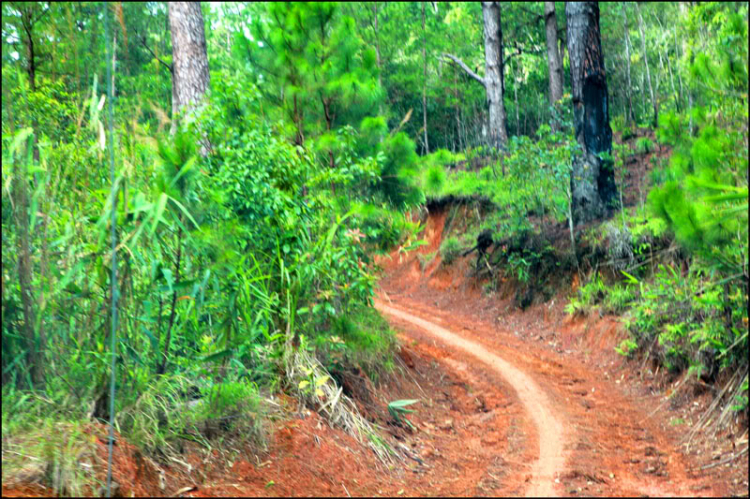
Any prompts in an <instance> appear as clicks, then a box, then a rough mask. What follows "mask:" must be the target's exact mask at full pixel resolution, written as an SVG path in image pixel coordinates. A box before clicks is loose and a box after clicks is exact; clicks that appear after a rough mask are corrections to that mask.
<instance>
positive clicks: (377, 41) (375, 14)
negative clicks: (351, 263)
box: [372, 2, 385, 115]
mask: <svg viewBox="0 0 750 499" xmlns="http://www.w3.org/2000/svg"><path fill="white" fill-rule="evenodd" d="M372 12H373V18H374V21H373V23H374V24H373V26H374V28H375V62H376V63H377V65H378V86H379V87H380V88H381V90H383V62H382V60H381V59H380V31H379V29H378V2H373V3H372ZM384 111H385V110H384V109H383V101H382V100H381V101H380V103H379V104H378V114H380V115H382V114H384Z"/></svg>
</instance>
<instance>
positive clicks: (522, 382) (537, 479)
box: [375, 300, 569, 497]
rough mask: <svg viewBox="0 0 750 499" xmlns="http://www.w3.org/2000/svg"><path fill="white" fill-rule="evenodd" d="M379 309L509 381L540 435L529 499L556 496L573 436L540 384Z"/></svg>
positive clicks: (454, 338) (431, 328)
mask: <svg viewBox="0 0 750 499" xmlns="http://www.w3.org/2000/svg"><path fill="white" fill-rule="evenodd" d="M375 307H376V308H377V309H378V310H380V311H381V312H383V313H385V314H388V315H391V316H393V317H397V318H399V319H401V320H404V321H407V322H409V323H411V324H414V325H415V326H417V327H419V328H420V329H422V330H424V331H425V332H426V333H428V334H429V335H431V336H433V337H435V338H437V339H439V340H440V341H441V342H442V343H444V344H446V345H449V346H452V347H454V348H457V349H459V350H462V351H463V352H465V353H466V354H468V355H470V356H472V357H474V358H476V359H477V360H479V361H481V362H482V363H484V364H486V365H487V366H489V367H490V368H491V369H493V370H494V371H495V372H496V373H497V374H499V375H500V376H502V377H503V378H505V379H506V380H507V381H508V383H509V384H510V385H511V386H512V387H513V388H514V389H515V391H516V394H517V395H518V399H519V400H520V401H521V404H523V407H524V409H525V410H526V411H527V412H528V414H529V416H530V417H531V420H532V421H533V423H534V426H535V427H536V430H537V433H538V436H539V438H538V440H539V449H538V455H539V457H538V459H537V461H536V462H535V463H534V464H533V466H532V476H531V482H530V484H529V486H528V488H527V490H526V496H527V497H552V496H556V495H557V492H556V490H555V473H557V472H560V471H562V469H563V466H564V464H565V456H564V453H563V449H564V445H565V442H566V441H568V440H569V437H568V438H566V435H565V433H566V431H565V429H564V426H563V424H562V423H561V422H560V421H559V420H558V419H557V418H556V417H555V416H554V412H553V410H552V404H551V403H550V401H549V398H548V397H547V394H546V393H545V392H544V391H543V390H542V389H541V388H540V387H539V385H538V384H537V383H536V382H535V381H534V380H533V379H532V378H531V377H530V376H529V375H528V374H526V373H524V372H523V371H522V370H520V369H518V368H517V367H515V366H514V365H513V364H512V363H511V362H508V361H507V360H505V359H503V358H501V357H500V356H498V355H496V354H495V353H492V352H490V351H489V350H488V349H487V347H486V346H483V345H480V344H479V343H476V342H474V341H471V340H468V339H466V338H464V337H462V336H461V335H459V334H456V333H453V332H451V331H449V330H447V329H445V328H442V327H440V326H438V325H436V324H433V323H432V322H429V321H427V320H424V319H422V318H420V317H417V316H414V315H412V314H409V313H408V312H404V311H402V310H399V309H397V308H394V307H393V306H391V305H386V304H385V303H383V302H381V301H380V300H376V301H375Z"/></svg>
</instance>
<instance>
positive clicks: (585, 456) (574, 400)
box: [376, 295, 727, 496]
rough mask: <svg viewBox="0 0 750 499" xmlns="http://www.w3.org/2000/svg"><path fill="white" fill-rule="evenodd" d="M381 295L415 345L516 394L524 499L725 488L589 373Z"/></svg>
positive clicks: (482, 326)
mask: <svg viewBox="0 0 750 499" xmlns="http://www.w3.org/2000/svg"><path fill="white" fill-rule="evenodd" d="M387 300H388V301H385V300H383V299H380V300H376V307H377V308H378V309H379V310H380V311H381V312H383V313H384V314H385V315H386V316H387V317H389V319H390V320H391V322H392V323H393V325H394V327H396V328H397V329H399V330H401V331H402V332H403V331H405V332H406V334H407V336H410V337H413V338H415V343H416V342H417V341H422V342H424V341H425V340H426V339H427V338H432V339H433V340H434V341H437V342H438V343H440V344H441V345H442V346H443V347H444V348H445V349H446V350H449V351H451V352H452V355H451V356H452V360H450V359H448V361H447V362H445V361H444V362H443V363H444V364H445V366H446V367H448V368H451V367H454V368H455V366H456V365H459V364H463V365H476V364H478V363H481V365H482V366H485V367H484V369H489V370H491V371H493V372H494V373H495V374H496V375H499V376H500V377H502V378H503V379H504V381H506V382H507V384H508V385H510V386H511V387H512V389H513V390H514V391H515V396H516V397H517V400H518V402H519V403H520V405H521V407H523V412H524V414H525V420H526V424H525V425H523V428H524V430H525V431H526V432H528V433H533V434H532V435H527V437H528V438H526V440H525V442H526V445H527V446H529V447H530V448H529V449H527V455H528V456H530V457H529V459H530V460H531V461H532V462H530V463H529V464H531V474H530V476H527V477H526V480H525V482H526V484H525V490H524V493H525V495H526V496H563V495H564V496H569V495H575V494H577V493H581V492H582V493H584V494H593V495H605V496H607V495H609V496H629V495H636V496H643V495H646V496H696V495H707V496H722V495H724V494H725V493H726V490H727V489H726V486H725V484H722V483H720V480H716V479H715V478H718V477H711V476H710V475H708V474H705V473H704V474H696V473H693V472H691V471H690V469H691V468H693V466H691V465H690V463H688V462H687V461H686V460H685V456H684V455H682V454H680V453H679V452H678V451H677V449H676V445H675V442H674V440H675V439H674V435H667V434H666V432H665V431H664V430H663V428H661V427H660V425H659V424H658V423H657V422H656V421H652V420H650V419H649V412H651V411H648V410H647V409H652V407H639V404H638V403H637V402H638V401H634V400H632V399H631V398H629V397H628V396H627V395H625V394H623V393H621V391H620V390H618V389H617V388H616V387H613V386H612V385H613V384H614V383H613V381H609V382H606V381H605V380H602V379H601V377H602V376H601V373H600V372H597V371H596V370H595V369H590V368H587V367H585V366H582V365H580V363H579V362H576V361H575V360H572V359H570V358H566V357H564V356H559V355H555V353H554V352H549V351H547V350H544V349H540V348H538V347H537V346H536V345H534V344H532V343H529V342H526V341H523V340H519V339H518V338H516V337H515V336H514V335H512V334H510V332H508V331H505V332H503V331H498V330H497V329H498V328H496V327H493V326H492V325H488V324H486V323H482V322H481V321H477V320H476V318H472V317H467V316H461V315H460V314H457V313H456V311H455V310H454V311H451V312H450V313H449V312H446V311H444V310H440V309H438V308H435V307H431V306H429V305H427V304H426V303H425V300H419V301H418V300H414V299H410V298H408V297H397V296H395V295H390V297H388V298H387ZM426 317H429V318H430V320H427V319H425V318H426ZM410 328H411V331H410ZM414 328H418V330H419V331H420V332H421V333H422V335H421V336H420V333H418V332H417V331H416V330H415V329H414ZM425 335H426V336H425ZM480 369H481V367H480ZM587 485H588V486H589V487H588V488H587ZM592 485H593V487H591V486H592Z"/></svg>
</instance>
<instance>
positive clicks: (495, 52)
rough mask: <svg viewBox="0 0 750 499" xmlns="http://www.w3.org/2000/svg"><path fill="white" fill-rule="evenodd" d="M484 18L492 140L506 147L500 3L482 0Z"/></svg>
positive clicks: (486, 76) (486, 84)
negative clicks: (483, 0)
mask: <svg viewBox="0 0 750 499" xmlns="http://www.w3.org/2000/svg"><path fill="white" fill-rule="evenodd" d="M482 16H483V18H484V61H485V77H484V80H485V88H486V89H487V101H488V104H489V108H490V123H489V125H490V141H491V144H492V146H493V147H496V148H498V149H501V148H504V147H505V145H506V144H507V143H508V129H507V128H506V115H505V104H504V102H503V81H502V65H503V60H502V36H503V35H502V27H501V26H500V3H499V2H482Z"/></svg>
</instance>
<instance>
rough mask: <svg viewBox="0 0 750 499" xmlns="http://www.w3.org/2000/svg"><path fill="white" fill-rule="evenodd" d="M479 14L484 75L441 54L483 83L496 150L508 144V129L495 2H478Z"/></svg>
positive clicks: (461, 62)
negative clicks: (481, 19)
mask: <svg viewBox="0 0 750 499" xmlns="http://www.w3.org/2000/svg"><path fill="white" fill-rule="evenodd" d="M482 17H483V19H484V62H485V69H484V75H485V76H484V78H483V77H481V76H479V75H478V74H476V73H475V72H474V71H472V70H471V68H470V67H469V66H467V65H466V64H465V63H464V62H463V61H462V60H461V59H459V58H458V57H456V56H455V55H452V54H443V56H444V57H447V58H449V59H450V60H452V61H453V62H455V63H456V64H457V65H458V66H459V67H460V68H461V69H463V70H464V71H465V72H466V74H468V75H469V76H471V77H472V78H474V79H475V80H476V81H478V82H479V83H481V84H482V86H484V88H485V92H486V96H487V105H488V107H489V111H490V112H489V133H490V145H491V146H492V147H495V148H497V149H504V148H505V146H506V144H507V143H508V128H507V124H506V122H507V116H506V113H505V103H504V102H503V95H504V85H503V59H502V55H503V50H502V40H503V37H502V29H501V25H500V4H499V2H482Z"/></svg>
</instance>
